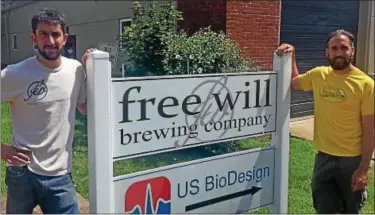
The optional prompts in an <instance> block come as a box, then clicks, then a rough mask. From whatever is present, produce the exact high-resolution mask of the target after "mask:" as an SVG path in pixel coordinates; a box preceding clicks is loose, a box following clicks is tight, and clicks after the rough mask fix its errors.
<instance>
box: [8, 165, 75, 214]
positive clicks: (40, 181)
mask: <svg viewBox="0 0 375 215" xmlns="http://www.w3.org/2000/svg"><path fill="white" fill-rule="evenodd" d="M5 183H6V185H7V187H8V194H7V205H6V213H7V214H31V213H32V211H33V209H34V207H35V206H36V205H39V207H40V209H41V210H42V212H43V213H44V214H46V213H47V214H61V213H69V214H78V213H79V209H78V201H77V194H76V190H75V188H74V185H73V182H72V178H71V175H70V174H66V175H62V176H42V175H37V174H35V173H33V172H31V171H29V170H28V168H27V167H26V166H24V167H15V166H9V167H7V169H6V176H5Z"/></svg>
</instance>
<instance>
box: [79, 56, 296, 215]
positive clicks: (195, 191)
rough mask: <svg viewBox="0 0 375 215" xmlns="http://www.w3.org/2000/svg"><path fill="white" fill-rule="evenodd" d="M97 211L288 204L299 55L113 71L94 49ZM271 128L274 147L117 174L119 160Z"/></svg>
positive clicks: (93, 194) (92, 148) (91, 135)
mask: <svg viewBox="0 0 375 215" xmlns="http://www.w3.org/2000/svg"><path fill="white" fill-rule="evenodd" d="M86 66H87V71H88V72H87V77H88V98H87V101H88V104H87V105H88V141H89V144H88V147H89V162H88V163H89V170H90V171H89V199H90V200H89V201H90V213H125V212H143V213H147V212H155V211H157V212H159V213H215V212H216V213H217V212H220V213H241V212H245V211H248V210H252V209H255V208H259V207H260V208H262V207H265V206H267V205H269V206H270V207H271V209H272V210H271V213H287V209H288V172H289V169H288V166H289V163H288V159H289V110H290V78H291V74H290V71H291V56H285V57H282V58H278V57H275V59H274V71H271V72H258V73H235V74H210V75H183V76H162V77H138V78H112V77H111V72H110V71H111V63H110V61H109V54H108V53H106V52H101V51H95V52H93V53H91V54H89V56H88V60H87V65H86ZM266 133H271V134H272V140H271V146H270V147H269V148H266V149H252V150H248V151H243V152H235V153H229V154H225V155H221V156H213V157H210V158H205V159H198V160H195V161H190V162H185V163H180V164H176V165H171V166H167V167H160V168H155V169H152V170H148V171H142V172H140V173H133V174H128V175H123V176H118V177H113V162H114V161H116V160H122V159H124V158H126V159H128V158H130V157H138V156H141V155H148V154H155V153H160V152H166V151H172V150H179V149H182V148H186V147H193V146H197V145H204V144H213V143H218V142H227V141H231V140H239V139H244V138H246V137H250V136H254V135H264V134H266Z"/></svg>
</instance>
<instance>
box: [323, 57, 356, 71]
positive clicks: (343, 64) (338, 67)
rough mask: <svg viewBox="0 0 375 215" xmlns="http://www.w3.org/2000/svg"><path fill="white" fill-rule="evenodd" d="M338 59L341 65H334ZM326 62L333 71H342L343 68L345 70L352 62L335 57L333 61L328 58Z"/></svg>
mask: <svg viewBox="0 0 375 215" xmlns="http://www.w3.org/2000/svg"><path fill="white" fill-rule="evenodd" d="M338 59H342V60H343V63H342V64H336V63H335V62H336V60H338ZM328 62H329V64H330V65H331V67H332V68H333V69H334V70H344V69H345V68H347V67H348V66H349V65H350V63H351V62H352V60H351V59H349V58H343V57H337V58H335V59H330V58H328Z"/></svg>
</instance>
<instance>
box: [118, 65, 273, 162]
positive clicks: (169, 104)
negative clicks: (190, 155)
mask: <svg viewBox="0 0 375 215" xmlns="http://www.w3.org/2000/svg"><path fill="white" fill-rule="evenodd" d="M276 77H277V76H276V73H259V72H256V73H240V74H211V75H199V76H185V75H179V76H168V77H163V76H161V77H154V78H150V77H143V78H125V79H117V80H112V97H111V99H112V101H111V106H112V113H113V116H112V119H113V122H112V125H114V129H113V146H114V150H113V158H114V159H119V158H123V157H126V156H130V155H136V156H141V155H144V154H147V153H152V152H162V151H165V150H171V149H176V148H178V147H181V146H196V145H199V144H209V143H217V142H223V141H230V140H234V139H243V138H245V137H248V136H252V135H257V134H258V135H259V134H266V133H269V132H274V131H275V130H276V127H275V123H276V85H277V79H276Z"/></svg>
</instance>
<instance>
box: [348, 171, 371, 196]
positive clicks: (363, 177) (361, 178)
mask: <svg viewBox="0 0 375 215" xmlns="http://www.w3.org/2000/svg"><path fill="white" fill-rule="evenodd" d="M367 184H368V170H365V169H361V168H358V169H357V170H356V171H355V172H354V173H353V176H352V190H353V192H356V191H360V190H363V189H365V188H366V186H367Z"/></svg>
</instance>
